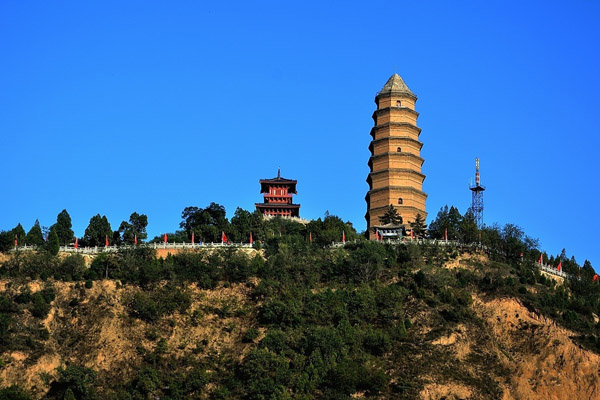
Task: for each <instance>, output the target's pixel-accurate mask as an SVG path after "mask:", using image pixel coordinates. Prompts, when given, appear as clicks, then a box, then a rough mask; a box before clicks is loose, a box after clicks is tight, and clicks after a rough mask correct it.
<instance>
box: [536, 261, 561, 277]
mask: <svg viewBox="0 0 600 400" xmlns="http://www.w3.org/2000/svg"><path fill="white" fill-rule="evenodd" d="M535 265H537V266H538V267H539V268H540V269H541V270H542V271H544V272H547V273H549V274H552V275H556V276H560V277H561V278H569V277H570V276H569V274H567V273H566V272H563V271H559V270H557V269H556V268H555V267H553V266H551V265H547V264H540V263H535Z"/></svg>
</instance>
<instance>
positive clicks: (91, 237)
mask: <svg viewBox="0 0 600 400" xmlns="http://www.w3.org/2000/svg"><path fill="white" fill-rule="evenodd" d="M112 235H113V232H112V229H111V228H110V223H109V222H108V219H107V218H106V216H105V215H103V216H100V214H96V215H94V216H93V217H92V218H91V219H90V224H89V225H88V227H87V228H85V233H84V234H83V240H84V242H85V244H86V245H87V246H103V245H104V243H105V239H106V237H109V238H112Z"/></svg>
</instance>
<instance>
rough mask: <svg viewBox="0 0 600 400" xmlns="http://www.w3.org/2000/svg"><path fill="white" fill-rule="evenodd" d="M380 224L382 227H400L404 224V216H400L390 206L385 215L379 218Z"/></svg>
mask: <svg viewBox="0 0 600 400" xmlns="http://www.w3.org/2000/svg"><path fill="white" fill-rule="evenodd" d="M379 222H380V223H381V224H382V225H387V224H393V225H399V224H401V223H402V216H400V214H398V211H397V210H396V209H395V208H394V206H393V205H391V204H390V206H389V207H388V209H387V211H386V212H385V214H383V215H382V216H381V217H379Z"/></svg>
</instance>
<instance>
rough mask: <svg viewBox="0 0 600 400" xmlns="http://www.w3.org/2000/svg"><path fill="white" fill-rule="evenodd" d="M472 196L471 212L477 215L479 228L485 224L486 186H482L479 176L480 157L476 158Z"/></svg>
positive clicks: (476, 221) (471, 186)
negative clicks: (484, 195)
mask: <svg viewBox="0 0 600 400" xmlns="http://www.w3.org/2000/svg"><path fill="white" fill-rule="evenodd" d="M469 189H471V192H472V197H471V212H472V213H473V216H474V217H475V223H476V224H477V228H479V229H481V227H482V226H483V192H484V191H485V186H481V181H480V178H479V158H476V159H475V185H470V187H469Z"/></svg>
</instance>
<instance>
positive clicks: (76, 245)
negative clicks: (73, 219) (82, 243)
mask: <svg viewBox="0 0 600 400" xmlns="http://www.w3.org/2000/svg"><path fill="white" fill-rule="evenodd" d="M78 247H79V243H78V242H77V238H75V248H78Z"/></svg>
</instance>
